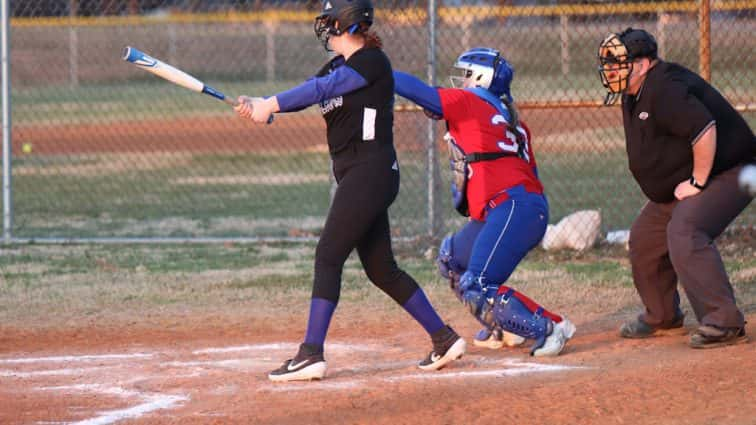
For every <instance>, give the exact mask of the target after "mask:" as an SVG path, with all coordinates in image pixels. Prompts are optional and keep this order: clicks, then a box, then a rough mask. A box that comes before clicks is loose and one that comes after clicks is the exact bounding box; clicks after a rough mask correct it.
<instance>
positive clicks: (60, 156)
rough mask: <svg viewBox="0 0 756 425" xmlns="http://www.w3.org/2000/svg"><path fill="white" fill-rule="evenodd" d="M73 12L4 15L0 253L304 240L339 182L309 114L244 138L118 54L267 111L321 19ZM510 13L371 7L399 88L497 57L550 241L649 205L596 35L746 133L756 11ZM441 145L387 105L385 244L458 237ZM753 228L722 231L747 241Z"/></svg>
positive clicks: (132, 8) (220, 113) (277, 12)
mask: <svg viewBox="0 0 756 425" xmlns="http://www.w3.org/2000/svg"><path fill="white" fill-rule="evenodd" d="M83 3H84V2H78V1H75V0H61V1H51V0H26V1H9V0H4V1H3V14H4V15H3V17H4V20H3V22H4V28H3V29H4V31H3V62H2V63H3V88H4V92H3V94H4V95H3V130H4V133H3V135H4V140H3V170H4V173H3V189H4V196H3V213H4V220H3V236H4V241H5V242H6V243H12V242H32V241H40V242H90V241H91V242H145V243H155V242H163V241H167V242H177V241H182V242H193V241H196V242H207V241H229V240H240V241H241V240H261V239H266V240H289V239H295V240H300V239H306V238H310V239H314V238H317V236H318V233H319V231H320V227H321V226H322V224H323V221H324V215H325V212H326V210H327V207H328V202H329V199H330V197H329V194H330V193H331V191H332V187H333V182H332V180H331V177H330V171H329V170H330V165H329V160H328V154H327V152H326V147H325V132H324V125H323V123H322V118H320V116H319V112H318V111H317V110H316V109H315V108H310V109H308V110H306V111H303V112H300V113H298V114H289V115H287V114H282V115H280V116H278V117H277V119H276V122H275V123H274V124H273V125H270V126H255V125H253V124H250V123H246V122H244V121H242V120H240V119H239V118H237V117H236V116H235V114H233V112H232V111H230V110H229V109H228V107H227V106H226V105H224V104H223V103H221V102H216V101H214V100H212V99H211V98H209V97H204V96H200V95H197V94H194V93H191V92H188V91H186V90H185V89H182V88H179V87H176V86H173V85H171V84H169V83H166V82H164V81H162V80H159V79H157V78H156V77H154V76H152V75H150V74H147V73H144V72H143V71H140V70H138V69H135V68H134V67H133V66H130V65H128V64H126V63H125V62H123V61H122V60H121V58H120V54H121V50H122V49H123V47H124V46H126V45H131V46H134V47H137V48H139V49H141V50H144V51H146V52H148V53H149V54H151V55H153V56H155V57H158V58H160V59H163V60H165V61H166V62H168V63H171V64H173V65H175V66H178V67H180V68H181V69H184V70H186V71H187V72H190V73H191V74H193V75H195V76H197V77H199V78H201V79H203V80H205V81H207V82H208V83H209V84H210V85H212V86H213V87H215V88H217V89H220V90H222V91H223V92H225V93H227V94H230V95H232V96H236V95H239V94H248V95H269V94H272V93H275V92H276V91H279V90H282V89H285V88H289V87H291V86H293V85H294V84H297V83H299V82H301V81H303V80H304V79H305V78H307V77H308V76H309V75H311V74H312V73H314V72H315V71H316V70H317V69H318V68H319V66H320V65H321V64H322V63H323V62H325V61H326V60H327V55H326V52H325V51H324V50H323V48H322V46H320V45H319V44H318V41H317V40H316V39H315V37H314V34H313V31H312V20H313V17H314V15H315V14H316V10H317V8H318V7H319V6H317V5H313V4H312V2H276V3H272V2H271V3H268V2H262V1H261V2H256V3H252V2H247V1H243V0H239V1H209V0H208V1H191V2H190V1H177V0H176V1H170V0H165V1H158V0H155V1H150V2H147V1H132V0H123V1H120V2H119V1H116V0H113V1H111V2H101V3H98V4H99V5H100V6H99V8H98V6H92V4H91V3H87V7H88V8H86V10H84V9H83V8H82V4H83ZM514 3H515V4H510V5H501V4H499V3H497V2H491V3H490V4H489V3H486V2H485V1H476V2H475V4H467V2H465V1H456V2H439V1H433V0H431V1H428V2H424V3H423V4H422V5H420V4H418V3H417V2H406V3H403V2H396V1H392V2H389V1H385V2H384V1H375V5H376V8H377V11H376V25H375V29H376V31H377V32H378V34H379V35H380V36H381V37H382V38H383V40H384V44H385V50H386V52H387V54H388V55H389V57H390V58H391V60H392V63H393V65H394V67H395V68H396V69H400V70H403V71H405V72H410V73H413V74H415V75H417V76H419V77H421V78H423V79H424V80H426V81H429V82H432V83H433V84H438V85H446V84H447V81H448V80H447V77H448V74H449V70H450V67H451V64H452V62H453V60H454V59H455V58H456V56H457V55H458V54H459V53H460V52H461V51H463V50H464V49H466V48H468V47H473V46H478V45H483V46H491V47H496V48H498V49H500V50H501V51H502V53H503V54H504V55H505V56H506V57H507V59H508V60H509V61H510V62H511V63H512V64H513V65H514V68H515V79H514V83H513V88H512V90H513V94H514V96H515V100H516V102H517V104H518V105H519V107H520V109H521V111H522V117H523V120H524V121H526V122H527V124H528V125H529V126H530V127H531V129H532V131H533V134H534V140H533V144H534V147H535V150H536V156H537V159H538V162H539V172H540V175H541V177H542V179H543V180H544V184H545V186H546V190H547V195H548V197H549V201H550V205H551V214H552V216H551V222H552V223H556V222H558V221H559V220H560V219H561V218H563V217H565V216H567V215H568V214H570V213H572V212H575V211H579V210H597V211H599V212H600V216H601V225H600V227H601V230H602V233H603V234H606V233H608V232H610V231H613V230H617V229H626V228H628V227H629V225H630V223H631V222H632V219H633V217H634V216H635V215H636V214H637V211H638V210H639V208H640V207H641V206H642V205H643V202H644V197H643V196H642V194H641V193H640V191H639V189H638V188H637V186H636V185H635V183H634V182H633V180H632V178H631V176H630V174H629V172H628V170H627V165H626V157H625V152H624V138H623V133H622V123H621V114H620V111H619V108H617V107H613V108H606V107H601V106H600V103H601V100H602V98H603V93H604V89H603V87H602V86H601V84H600V82H599V79H598V76H597V72H596V66H597V62H596V58H595V55H596V49H597V46H598V43H599V42H600V41H601V39H602V38H603V36H604V35H605V34H607V33H608V32H617V31H621V30H622V29H624V28H625V27H627V26H633V27H641V28H645V29H647V30H649V31H651V32H652V33H654V35H655V36H656V37H657V40H658V42H659V45H660V54H661V56H662V57H663V58H665V59H666V60H670V61H675V62H678V63H681V64H683V65H685V66H688V67H689V68H691V69H694V70H697V71H699V72H700V73H701V74H702V75H703V76H704V77H706V78H708V79H709V80H710V81H712V83H713V84H714V86H715V87H717V88H718V89H719V90H720V91H721V92H722V93H723V94H724V95H725V96H726V97H727V98H728V99H729V100H730V101H731V102H732V103H733V104H735V105H736V107H737V108H738V109H739V110H741V111H742V112H743V114H744V116H745V117H746V119H747V120H748V122H749V124H750V125H751V127H752V128H753V126H754V122H756V100H755V99H756V88H755V87H756V57H755V56H754V54H753V52H754V50H755V49H754V47H756V40H755V39H754V37H753V36H752V34H754V33H756V19H755V18H756V1H755V0H739V1H712V2H709V1H698V2H696V1H681V2H650V3H649V2H638V3H627V2H600V3H598V4H563V3H560V2H550V3H548V4H519V3H518V2H514ZM84 15H85V16H84ZM442 133H443V128H442V126H441V125H440V124H439V123H436V122H432V121H428V120H427V119H426V118H425V116H424V115H423V114H422V113H421V112H419V111H418V110H417V109H416V108H414V107H412V106H411V105H409V104H408V103H407V102H405V101H403V100H402V99H400V98H397V113H396V115H395V143H396V145H397V148H398V149H399V158H400V164H401V170H402V188H401V191H400V195H399V199H397V201H396V202H395V204H394V205H393V206H392V209H391V219H392V222H393V226H394V229H395V232H396V236H397V237H427V236H432V237H440V236H443V235H444V234H445V233H447V232H448V231H450V230H452V229H454V228H456V227H458V226H459V225H460V224H462V223H463V222H464V221H463V219H462V218H461V217H458V216H456V215H455V214H456V213H455V212H454V211H453V208H452V207H451V201H450V197H449V196H448V195H447V193H448V182H449V178H450V176H449V170H448V167H447V165H446V158H445V155H446V154H445V152H443V150H442V148H443V145H442V141H441V136H442ZM755 209H756V207H754V206H753V205H752V206H750V207H749V209H748V210H747V211H746V212H745V213H744V214H742V215H741V217H739V219H738V220H737V222H736V223H735V224H734V227H736V228H747V229H753V228H754V226H755V225H756V212H755ZM586 225H587V223H586Z"/></svg>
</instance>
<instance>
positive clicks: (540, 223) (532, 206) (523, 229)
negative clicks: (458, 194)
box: [452, 186, 549, 285]
mask: <svg viewBox="0 0 756 425" xmlns="http://www.w3.org/2000/svg"><path fill="white" fill-rule="evenodd" d="M507 192H508V194H509V199H508V200H506V201H505V202H503V203H501V204H499V205H497V206H496V207H495V208H494V209H492V210H490V211H489V212H488V214H487V216H486V219H485V221H477V220H471V221H470V222H468V223H467V224H466V225H465V226H464V227H462V229H460V230H459V231H458V232H457V233H455V234H454V235H453V236H452V238H453V240H452V246H454V252H453V253H452V254H453V258H454V261H456V263H457V264H459V265H460V266H462V267H463V268H464V269H465V270H467V271H468V272H471V273H473V275H475V276H484V277H485V280H486V281H487V282H492V283H496V284H498V285H501V284H503V283H504V282H506V281H507V279H509V276H510V275H511V274H512V272H513V271H514V269H515V267H517V264H519V263H520V261H521V260H522V259H523V258H524V257H525V255H526V254H527V253H528V252H529V251H530V250H531V249H533V248H534V247H536V246H537V245H538V243H539V242H540V241H541V239H542V238H543V235H544V234H545V233H546V226H547V225H548V222H549V206H548V202H547V200H546V197H545V196H544V195H542V194H535V193H528V192H526V191H525V189H524V188H523V187H522V186H516V187H514V188H512V189H509V190H508V191H507Z"/></svg>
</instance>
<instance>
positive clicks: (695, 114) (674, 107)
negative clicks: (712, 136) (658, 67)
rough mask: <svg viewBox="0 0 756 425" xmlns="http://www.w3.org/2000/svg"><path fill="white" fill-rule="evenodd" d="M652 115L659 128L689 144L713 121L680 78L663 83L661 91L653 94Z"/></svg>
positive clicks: (709, 113) (706, 109)
mask: <svg viewBox="0 0 756 425" xmlns="http://www.w3.org/2000/svg"><path fill="white" fill-rule="evenodd" d="M654 113H655V114H656V122H657V123H659V125H660V127H662V128H664V129H665V130H666V131H667V132H668V133H670V134H672V135H674V136H678V137H681V138H683V139H685V140H688V141H689V142H690V143H693V142H694V141H695V140H696V139H697V138H698V137H699V136H700V134H701V132H702V131H703V130H705V129H706V128H707V127H708V126H709V125H710V124H711V122H712V121H714V117H713V116H712V114H711V112H710V111H709V110H708V108H706V106H704V104H703V103H702V102H701V101H700V100H699V99H698V98H697V97H696V96H695V95H693V93H691V90H690V86H689V85H688V84H687V83H686V82H685V81H683V80H682V79H680V78H672V79H670V80H667V81H665V82H664V85H663V86H662V89H661V90H660V91H659V92H658V93H655V99H654Z"/></svg>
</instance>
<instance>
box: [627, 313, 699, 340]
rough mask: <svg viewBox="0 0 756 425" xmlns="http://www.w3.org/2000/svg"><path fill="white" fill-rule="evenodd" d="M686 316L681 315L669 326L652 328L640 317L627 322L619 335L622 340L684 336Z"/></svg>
mask: <svg viewBox="0 0 756 425" xmlns="http://www.w3.org/2000/svg"><path fill="white" fill-rule="evenodd" d="M684 321H685V316H684V315H683V314H682V313H680V314H679V315H678V316H677V318H676V319H675V320H674V321H672V323H670V324H668V325H662V326H651V325H649V324H648V323H646V322H644V321H643V320H642V319H641V318H640V317H638V318H637V319H635V320H633V321H630V322H627V323H625V324H623V325H622V327H620V330H619V335H620V336H621V337H622V338H650V337H652V336H662V335H683V334H684V333H685V332H686V330H685V328H684V327H683V322H684Z"/></svg>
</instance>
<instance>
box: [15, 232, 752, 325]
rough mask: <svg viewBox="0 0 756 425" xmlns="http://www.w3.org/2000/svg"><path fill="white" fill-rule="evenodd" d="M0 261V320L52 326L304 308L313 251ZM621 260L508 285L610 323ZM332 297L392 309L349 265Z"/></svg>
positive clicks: (245, 248) (577, 265)
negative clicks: (88, 320) (604, 317)
mask: <svg viewBox="0 0 756 425" xmlns="http://www.w3.org/2000/svg"><path fill="white" fill-rule="evenodd" d="M744 237H745V238H750V239H746V240H743V239H742V238H744ZM753 237H754V235H753V234H751V235H750V236H748V235H742V234H741V235H738V236H737V238H738V239H733V238H732V237H729V238H723V239H721V240H720V241H719V246H720V249H721V251H722V254H723V258H724V259H725V264H726V267H727V270H728V272H729V273H730V277H731V280H732V283H733V285H734V286H735V289H736V294H737V296H738V298H739V303H740V305H741V307H742V308H743V309H745V311H746V312H756V255H754V246H753V244H752V243H750V244H749V242H748V240H750V241H751V242H752V241H753ZM395 251H396V253H397V256H398V257H397V258H398V262H399V263H400V265H401V266H402V267H403V268H405V269H406V271H407V272H408V273H410V274H411V275H412V276H414V277H415V278H416V279H417V280H418V282H421V284H422V285H423V287H424V288H426V290H427V291H429V293H430V294H431V295H430V296H431V297H432V299H433V300H434V301H435V302H437V303H439V305H441V306H442V308H443V309H445V310H446V309H457V308H460V309H461V308H462V307H461V306H459V305H457V301H456V299H455V298H454V297H453V296H452V295H451V293H449V292H448V289H447V287H446V286H447V283H446V282H445V281H444V280H443V279H442V278H441V277H439V276H438V274H437V272H436V269H435V265H434V263H433V261H432V260H431V258H434V255H435V254H434V252H435V245H434V244H433V243H430V242H428V241H425V242H423V241H419V242H415V243H412V244H410V243H396V244H395ZM0 253H1V255H0V322H2V323H3V325H5V326H41V327H54V326H57V325H58V324H60V323H66V322H69V321H76V320H79V319H81V318H85V317H90V316H92V317H100V316H103V317H109V318H111V319H113V318H115V319H117V318H119V317H121V318H123V317H129V316H145V317H148V316H151V315H158V316H164V315H170V314H171V312H180V311H186V310H190V311H195V312H196V313H197V314H200V315H201V314H204V313H209V312H216V313H218V312H221V311H222V310H228V311H227V312H226V313H228V314H236V313H238V312H239V310H245V309H253V310H254V311H256V312H257V313H259V314H262V315H264V314H265V313H266V312H267V313H269V314H271V315H274V314H275V310H276V309H277V308H278V306H280V305H285V304H291V305H292V306H300V307H304V306H305V304H306V300H307V299H308V298H309V292H310V287H311V281H312V262H313V254H314V244H313V243H274V244H262V243H259V244H227V245H161V246H149V245H118V246H112V245H70V246H44V245H41V246H35V245H29V246H15V247H4V248H3V249H2V250H1V251H0ZM626 255H627V254H626V252H625V251H624V249H622V248H620V247H610V246H601V247H599V248H596V249H594V250H589V251H586V252H583V253H575V252H569V251H561V252H546V251H543V250H541V249H536V250H534V251H533V252H532V253H530V254H529V255H528V257H526V259H525V261H524V262H523V263H522V264H521V265H520V267H518V269H517V270H516V271H515V273H514V275H513V276H512V278H511V279H510V281H509V284H510V285H511V286H513V287H516V288H518V289H520V290H522V291H523V292H525V293H527V294H529V295H530V296H532V297H534V298H535V299H538V300H539V301H540V302H542V303H543V304H544V305H557V306H562V307H561V308H563V309H566V310H570V311H571V312H572V315H573V316H574V315H578V314H579V315H591V314H597V313H601V314H621V313H625V312H627V311H631V310H632V309H635V308H637V300H636V299H635V297H634V289H633V287H632V277H631V275H630V270H629V264H628V261H627V258H626ZM611 294H616V295H618V298H614V297H613V296H611ZM341 299H342V301H343V302H344V303H345V304H347V305H349V304H353V303H368V304H370V305H371V306H372V307H373V308H377V309H378V310H383V309H389V310H391V309H393V307H392V302H391V300H390V299H389V298H387V297H385V296H384V295H383V294H381V293H380V291H378V290H376V289H375V288H374V287H372V285H370V284H369V283H368V282H367V280H366V277H365V275H364V272H363V271H362V267H361V265H360V264H359V262H358V261H357V259H356V257H355V256H352V257H351V258H350V260H349V261H348V262H347V265H346V267H345V272H344V280H343V289H342V297H341ZM577 300H580V301H579V302H577ZM40 312H44V314H40ZM119 320H120V319H119Z"/></svg>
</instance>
